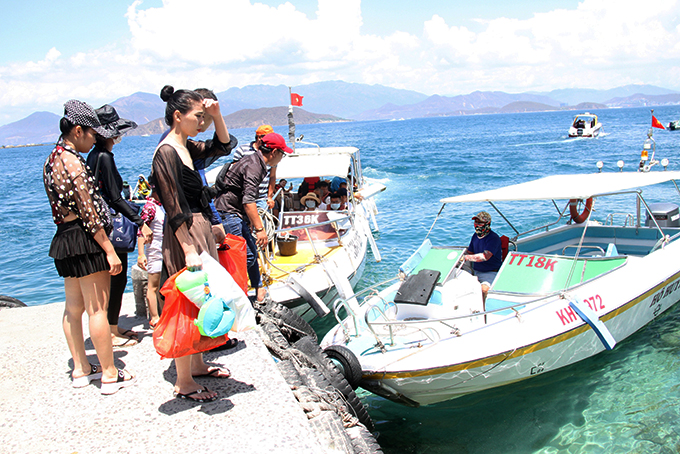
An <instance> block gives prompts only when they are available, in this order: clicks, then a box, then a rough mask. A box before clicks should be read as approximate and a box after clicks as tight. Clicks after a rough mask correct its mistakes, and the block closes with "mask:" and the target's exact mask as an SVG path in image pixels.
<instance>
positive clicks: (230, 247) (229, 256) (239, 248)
mask: <svg viewBox="0 0 680 454" xmlns="http://www.w3.org/2000/svg"><path fill="white" fill-rule="evenodd" d="M217 254H218V256H219V259H220V265H222V266H223V267H224V269H225V270H227V271H228V272H229V274H231V277H233V278H234V281H235V282H236V284H237V285H238V286H239V287H241V290H243V292H244V293H248V265H247V254H248V252H247V246H246V240H245V239H244V238H241V237H240V236H237V235H232V234H231V233H227V236H226V238H225V239H224V241H222V244H220V246H219V247H218V248H217Z"/></svg>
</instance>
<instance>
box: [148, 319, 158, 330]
mask: <svg viewBox="0 0 680 454" xmlns="http://www.w3.org/2000/svg"><path fill="white" fill-rule="evenodd" d="M157 326H158V322H156V323H152V322H151V320H149V328H151V331H154V330H155V329H156V327H157Z"/></svg>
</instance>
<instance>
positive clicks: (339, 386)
mask: <svg viewBox="0 0 680 454" xmlns="http://www.w3.org/2000/svg"><path fill="white" fill-rule="evenodd" d="M293 348H295V349H297V350H299V351H300V352H302V353H304V354H305V356H306V357H307V358H309V360H310V362H312V363H313V364H314V365H315V366H316V368H317V370H318V371H319V372H321V374H322V375H323V376H324V377H325V378H326V379H327V380H328V381H329V382H330V383H331V385H332V386H333V388H335V389H336V390H337V391H338V392H339V393H340V394H342V396H343V397H344V398H345V402H347V405H348V407H349V408H348V410H349V411H350V412H351V413H352V414H353V415H354V416H355V417H356V418H357V419H358V420H359V422H360V423H361V424H363V425H364V426H366V428H367V429H368V430H370V431H372V430H374V429H375V426H374V425H373V420H372V419H371V416H370V415H369V414H368V410H366V407H364V404H363V403H362V402H361V400H360V399H359V397H358V396H357V395H356V393H355V392H354V390H353V389H352V387H351V386H350V384H349V383H348V382H347V380H346V379H345V376H344V375H342V372H340V370H338V368H337V367H336V366H335V364H333V362H332V361H331V360H330V359H329V358H328V357H327V356H326V355H325V354H324V352H323V350H321V347H319V345H318V344H317V343H316V342H314V341H313V340H312V339H311V338H309V337H303V338H302V339H300V340H299V341H297V342H295V344H293Z"/></svg>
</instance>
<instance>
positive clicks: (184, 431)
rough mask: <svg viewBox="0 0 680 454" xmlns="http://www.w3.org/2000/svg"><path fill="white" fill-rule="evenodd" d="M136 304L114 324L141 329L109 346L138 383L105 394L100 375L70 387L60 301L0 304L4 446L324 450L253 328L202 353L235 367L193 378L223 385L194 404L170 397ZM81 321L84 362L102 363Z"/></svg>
mask: <svg viewBox="0 0 680 454" xmlns="http://www.w3.org/2000/svg"><path fill="white" fill-rule="evenodd" d="M134 313H135V302H134V298H133V295H132V294H131V293H130V294H126V295H125V297H124V299H123V309H122V311H121V318H120V326H121V327H123V328H125V329H133V330H135V331H139V332H142V333H144V334H143V337H142V338H141V342H140V343H139V344H138V345H135V346H133V347H129V348H124V349H114V354H115V358H116V366H117V367H118V368H122V367H125V368H128V369H129V370H131V371H133V372H134V373H136V374H137V376H138V383H137V384H136V385H135V386H132V387H130V388H125V389H122V390H120V391H118V393H116V394H114V395H112V396H103V395H101V394H100V390H99V388H100V385H101V383H100V381H94V382H92V384H91V385H90V386H87V387H85V388H80V389H74V388H72V387H71V377H70V371H71V368H72V360H71V358H70V353H69V350H68V346H67V344H66V339H65V337H64V333H63V330H62V323H61V320H62V314H63V304H49V305H44V306H33V307H27V308H16V309H3V310H0V389H1V390H2V392H1V393H0V453H161V452H162V453H185V452H199V453H201V454H208V453H225V452H228V453H233V454H239V453H265V452H276V453H321V452H328V448H327V447H322V446H321V444H320V443H319V441H318V440H317V438H316V435H315V434H314V432H313V430H312V428H311V426H310V424H309V422H308V420H307V417H306V416H305V413H304V411H303V410H302V409H301V408H300V405H299V404H298V402H297V400H296V399H295V397H294V396H293V393H292V392H291V390H290V388H289V386H288V385H287V384H286V382H285V381H284V379H283V378H282V376H281V374H280V373H279V370H278V368H277V367H276V364H275V363H274V360H273V359H272V357H271V356H270V354H269V352H268V351H267V349H266V347H265V346H264V344H263V343H262V340H261V338H260V336H259V334H258V332H257V331H248V332H246V333H241V334H239V335H238V336H236V337H237V338H238V339H239V340H240V341H241V342H240V344H239V346H238V347H237V348H235V349H233V350H226V351H222V352H215V353H207V354H206V355H205V358H206V361H207V362H210V363H213V364H216V365H221V366H225V367H228V368H229V369H230V370H231V374H232V375H231V377H230V378H227V379H217V378H199V379H197V381H198V382H199V383H201V384H203V385H205V386H207V387H208V388H210V389H212V390H215V391H217V392H218V393H219V399H218V400H217V401H215V402H209V403H204V404H200V403H194V402H190V401H185V400H178V399H175V398H173V395H172V391H173V383H174V381H175V378H176V371H175V366H174V362H173V361H172V360H169V359H167V360H161V359H160V357H159V356H158V354H157V353H156V350H155V349H154V346H153V339H152V337H151V331H150V330H148V324H147V322H146V320H144V319H143V318H140V317H136V316H134ZM83 321H84V324H85V327H86V328H85V336H86V347H87V348H88V355H89V356H90V362H91V363H98V360H97V357H96V355H95V351H94V348H93V347H92V343H91V341H89V334H88V331H87V316H85V317H84V318H83Z"/></svg>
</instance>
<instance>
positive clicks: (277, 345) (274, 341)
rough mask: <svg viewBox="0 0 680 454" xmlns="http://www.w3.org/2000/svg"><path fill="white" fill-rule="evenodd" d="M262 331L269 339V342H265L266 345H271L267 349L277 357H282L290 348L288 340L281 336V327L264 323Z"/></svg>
mask: <svg viewBox="0 0 680 454" xmlns="http://www.w3.org/2000/svg"><path fill="white" fill-rule="evenodd" d="M260 329H262V332H263V333H264V334H265V335H266V336H267V338H268V342H267V341H265V345H267V344H269V345H267V348H269V349H270V350H271V351H272V352H273V353H274V354H276V355H277V356H280V355H281V354H282V352H283V351H285V350H286V349H288V348H289V347H290V344H289V343H288V340H287V339H286V338H285V337H284V336H283V335H282V334H281V331H279V327H278V326H276V325H275V324H273V323H263V324H262V325H260Z"/></svg>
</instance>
